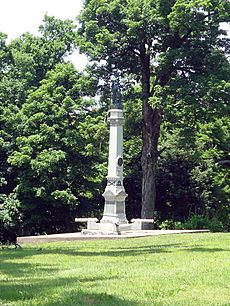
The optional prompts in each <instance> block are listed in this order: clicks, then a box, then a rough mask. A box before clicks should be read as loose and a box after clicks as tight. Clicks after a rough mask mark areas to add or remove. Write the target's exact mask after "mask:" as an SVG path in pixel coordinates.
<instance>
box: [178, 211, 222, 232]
mask: <svg viewBox="0 0 230 306" xmlns="http://www.w3.org/2000/svg"><path fill="white" fill-rule="evenodd" d="M183 226H184V228H185V229H209V230H210V231H211V232H223V231H224V230H225V228H224V226H223V223H222V222H221V221H219V220H218V219H217V218H215V217H214V218H211V219H210V218H208V217H207V216H202V215H192V216H191V217H190V218H189V219H188V220H187V221H186V222H185V223H184V224H183Z"/></svg>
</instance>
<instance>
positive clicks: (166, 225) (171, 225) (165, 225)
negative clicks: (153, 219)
mask: <svg viewBox="0 0 230 306" xmlns="http://www.w3.org/2000/svg"><path fill="white" fill-rule="evenodd" d="M159 228H160V229H162V230H172V229H184V227H183V224H182V222H180V221H173V220H164V221H163V222H162V223H161V224H160V225H159Z"/></svg>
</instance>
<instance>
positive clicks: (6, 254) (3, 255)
mask: <svg viewBox="0 0 230 306" xmlns="http://www.w3.org/2000/svg"><path fill="white" fill-rule="evenodd" d="M176 250H181V251H187V252H210V253H212V252H229V251H230V248H229V249H226V248H212V247H208V246H207V247H206V246H203V245H194V246H189V245H185V244H181V243H176V244H175V243H174V244H164V245H156V246H154V245H145V246H137V247H136V246H135V247H127V248H124V247H119V248H115V247H113V248H110V249H104V250H103V249H100V248H99V249H98V250H97V249H96V250H92V251H91V250H89V251H85V246H84V249H83V250H82V249H81V247H80V248H78V246H77V245H74V246H70V245H63V248H62V247H61V246H58V247H55V246H52V243H50V245H49V246H47V245H45V246H41V247H38V248H37V249H36V248H27V247H25V248H22V249H17V250H15V249H5V250H1V251H0V260H1V262H2V263H3V262H4V261H5V260H6V261H9V260H14V259H22V258H25V257H32V256H37V255H45V254H47V255H52V254H54V255H68V256H74V257H77V256H86V257H94V256H108V257H110V256H111V257H124V256H138V255H143V254H145V255H147V254H160V253H172V252H175V251H176Z"/></svg>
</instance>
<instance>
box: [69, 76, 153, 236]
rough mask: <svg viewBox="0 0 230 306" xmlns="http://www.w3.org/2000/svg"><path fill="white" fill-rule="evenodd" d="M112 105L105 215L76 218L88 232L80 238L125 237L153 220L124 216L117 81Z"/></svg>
mask: <svg viewBox="0 0 230 306" xmlns="http://www.w3.org/2000/svg"><path fill="white" fill-rule="evenodd" d="M111 100H112V103H111V108H110V110H109V111H108V116H107V121H108V123H109V126H110V132H109V158H108V175H107V185H106V188H105V191H104V193H103V197H104V199H105V206H104V213H103V216H102V219H101V220H100V222H98V220H97V218H76V219H75V221H76V222H87V229H83V230H82V234H97V235H98V234H99V235H110V234H118V235H120V234H121V233H123V234H125V233H126V232H127V231H131V230H134V231H139V230H141V229H142V223H143V222H151V223H152V222H153V220H152V219H132V220H131V223H129V222H128V220H127V218H126V214H125V199H126V197H127V194H126V192H125V189H124V186H123V125H124V115H123V109H122V95H121V90H120V84H119V80H118V78H114V79H113V81H112V99H111Z"/></svg>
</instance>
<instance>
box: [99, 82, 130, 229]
mask: <svg viewBox="0 0 230 306" xmlns="http://www.w3.org/2000/svg"><path fill="white" fill-rule="evenodd" d="M121 99H122V97H121V91H120V84H119V81H118V79H114V80H113V81H112V105H111V109H110V110H109V112H108V123H109V125H110V133H109V135H110V136H109V162H108V176H107V186H106V188H105V192H104V193H103V197H104V198H105V207H104V213H103V217H102V219H101V222H100V229H101V230H102V231H108V232H110V231H111V232H117V229H118V226H119V228H121V225H122V224H128V221H127V219H126V215H125V198H126V197H127V194H126V192H125V189H124V186H123V125H124V116H123V110H122V101H121Z"/></svg>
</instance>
